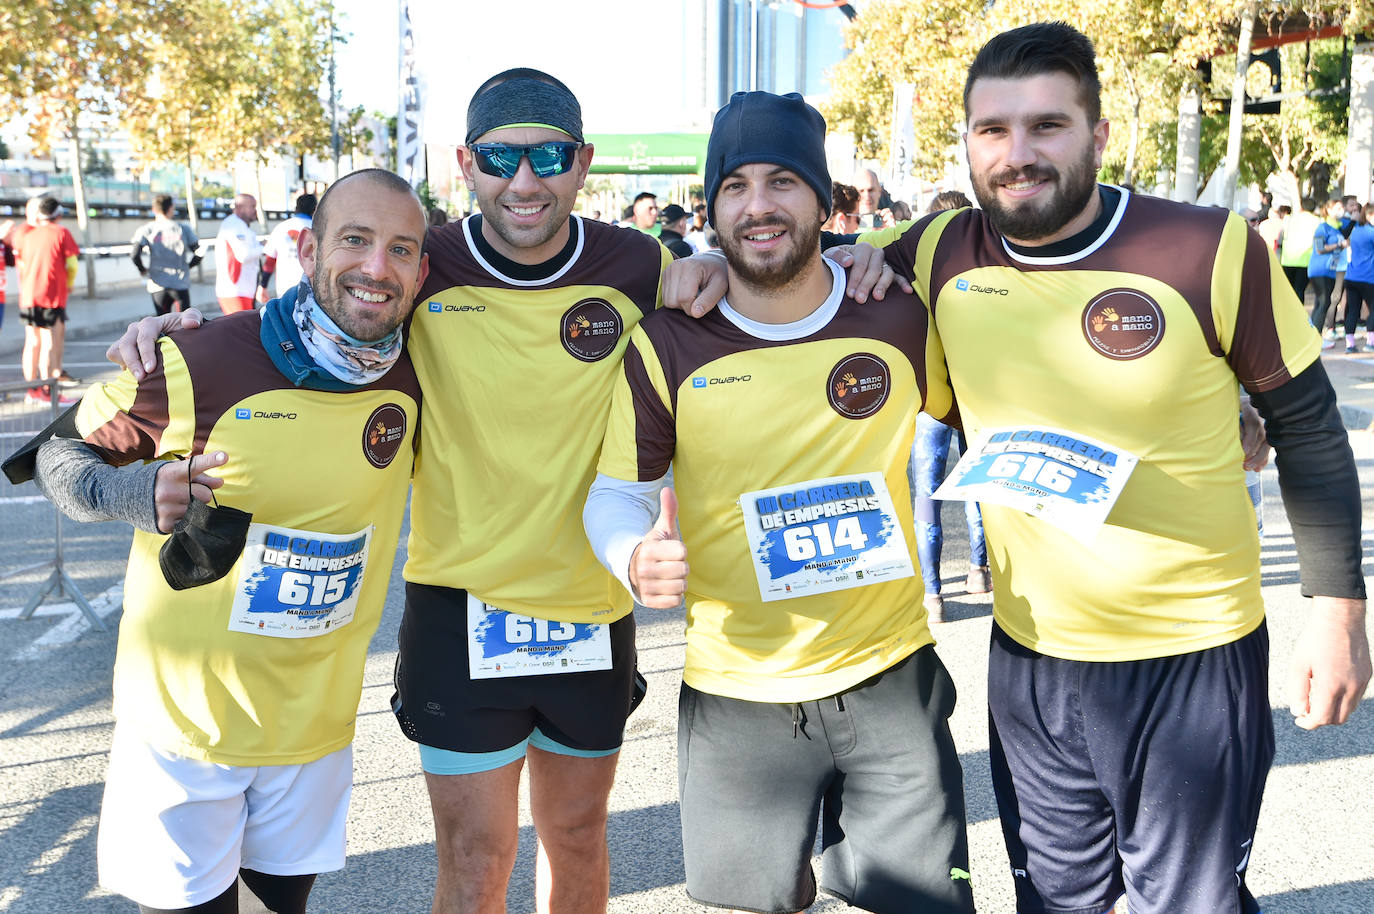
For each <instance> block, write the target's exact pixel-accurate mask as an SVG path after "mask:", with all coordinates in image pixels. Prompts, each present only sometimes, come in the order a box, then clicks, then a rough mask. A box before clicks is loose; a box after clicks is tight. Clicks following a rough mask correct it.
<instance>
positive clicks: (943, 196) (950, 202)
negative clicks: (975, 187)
mask: <svg viewBox="0 0 1374 914" xmlns="http://www.w3.org/2000/svg"><path fill="white" fill-rule="evenodd" d="M972 205H973V202H972V201H971V200H969V198H968V197H967V196H965V195H964V192H963V191H961V190H944V191H941V192H940V193H938V194H936V195H935V199H934V200H931V201H930V208H929V209H927V210H926V212H927V213H942V212H944V211H945V210H947V209H963V208H964V207H966V206H972Z"/></svg>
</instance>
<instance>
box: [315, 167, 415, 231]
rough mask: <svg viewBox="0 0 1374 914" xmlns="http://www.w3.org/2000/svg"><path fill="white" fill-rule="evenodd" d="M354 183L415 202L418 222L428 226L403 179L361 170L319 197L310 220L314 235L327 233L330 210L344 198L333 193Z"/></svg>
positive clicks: (388, 172) (378, 170)
mask: <svg viewBox="0 0 1374 914" xmlns="http://www.w3.org/2000/svg"><path fill="white" fill-rule="evenodd" d="M355 181H363V182H365V183H367V184H372V185H375V186H376V187H378V188H382V189H385V190H389V191H392V192H393V193H398V194H404V195H405V196H408V197H410V198H411V199H412V200H414V201H415V210H416V212H418V213H419V214H420V221H421V222H423V223H425V224H428V222H429V218H428V215H427V214H426V213H425V206H424V204H423V203H421V202H420V197H419V195H417V194H416V193H415V188H413V187H411V186H410V184H409V183H408V182H407V181H406V179H405V178H403V177H401V176H400V175H398V174H395V173H393V172H390V171H387V170H386V169H385V168H363V169H360V170H359V171H353V172H349V173H348V174H346V175H344V176H343V177H342V178H340V179H339V180H337V181H335V182H334V183H333V184H331V185H329V189H328V190H326V191H325V192H324V196H322V197H320V202H319V203H318V204H317V205H316V206H315V215H314V217H313V219H312V220H311V221H312V225H313V227H314V230H315V234H316V235H318V236H320V237H324V236H325V235H327V234H328V232H329V218H330V215H331V213H330V210H331V209H332V208H333V207H335V206H337V205H338V203H337V201H338V200H339V199H340V197H342V196H344V195H343V194H341V193H335V191H338V190H339V189H340V188H343V187H347V186H348V185H349V184H351V183H353V182H355ZM350 196H351V195H350Z"/></svg>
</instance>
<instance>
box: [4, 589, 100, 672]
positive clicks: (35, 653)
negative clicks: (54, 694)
mask: <svg viewBox="0 0 1374 914" xmlns="http://www.w3.org/2000/svg"><path fill="white" fill-rule="evenodd" d="M90 604H91V609H93V610H95V614H96V615H97V616H100V617H101V618H102V619H103V618H105V617H106V616H108V615H109V614H110V613H112V612H114V611H115V610H116V609H119V607H121V606H123V605H124V582H123V581H121V582H119V583H118V584H116V585H114V586H113V587H111V588H110V589H109V590H107V591H105V592H104V593H102V594H100V595H99V596H97V597H95V598H94V599H92V600H90ZM63 609H65V610H66V612H67V618H65V619H63V620H62V621H61V622H59V623H57V624H56V625H54V626H53V627H52V628H50V629H48V630H47V631H46V632H44V633H43V634H42V635H39V636H38V637H37V638H35V639H34V640H33V642H32V643H30V644H29V645H28V646H27V647H24V648H21V649H19V650H18V651H16V652H15V653H14V656H13V657H12V658H11V659H13V660H40V659H42V658H43V657H45V656H47V655H48V653H49V652H50V651H52V649H53V648H58V647H63V646H65V645H68V644H71V643H72V642H73V641H75V640H76V639H77V638H80V637H81V636H82V635H84V634H86V632H88V631H90V630H91V623H90V622H89V621H87V619H86V616H85V614H83V613H82V612H81V610H80V609H79V608H78V607H77V605H76V604H75V603H54V604H52V606H51V607H46V606H45V607H39V609H38V610H37V611H35V613H34V615H35V616H38V615H50V614H51V615H57V614H58V613H57V612H44V610H58V611H60V610H63ZM18 615H19V610H18V609H14V610H8V609H6V610H0V618H6V617H8V618H11V619H13V618H15V617H17V616H18Z"/></svg>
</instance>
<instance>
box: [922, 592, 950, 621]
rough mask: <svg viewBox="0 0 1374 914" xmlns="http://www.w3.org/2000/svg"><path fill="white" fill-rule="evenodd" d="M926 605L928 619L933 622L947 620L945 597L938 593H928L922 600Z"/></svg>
mask: <svg viewBox="0 0 1374 914" xmlns="http://www.w3.org/2000/svg"><path fill="white" fill-rule="evenodd" d="M922 602H923V603H925V607H926V619H928V620H929V621H930V622H932V623H939V622H943V621H945V598H944V597H942V596H940V595H939V594H938V593H928V594H926V598H925V599H924V600H923V601H922Z"/></svg>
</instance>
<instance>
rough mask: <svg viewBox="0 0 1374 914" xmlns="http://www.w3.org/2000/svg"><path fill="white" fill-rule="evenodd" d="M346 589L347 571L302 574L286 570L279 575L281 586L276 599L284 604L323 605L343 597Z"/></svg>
mask: <svg viewBox="0 0 1374 914" xmlns="http://www.w3.org/2000/svg"><path fill="white" fill-rule="evenodd" d="M346 590H348V572H346V571H341V572H339V573H338V574H331V575H330V576H329V577H327V578H326V577H324V576H323V575H314V574H303V573H301V572H299V571H288V572H286V573H284V574H283V575H282V576H281V586H280V587H278V588H277V600H278V602H280V603H283V604H284V605H286V606H305V605H307V604H309V605H310V606H324V605H327V604H333V603H337V602H339V601H340V600H342V599H343V595H344V592H345V591H346Z"/></svg>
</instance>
